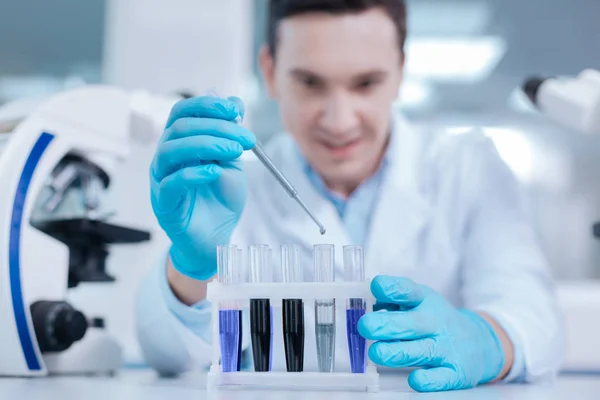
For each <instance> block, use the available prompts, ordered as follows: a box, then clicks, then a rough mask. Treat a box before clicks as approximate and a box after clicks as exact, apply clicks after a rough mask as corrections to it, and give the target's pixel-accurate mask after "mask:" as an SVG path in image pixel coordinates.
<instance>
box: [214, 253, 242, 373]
mask: <svg viewBox="0 0 600 400" xmlns="http://www.w3.org/2000/svg"><path fill="white" fill-rule="evenodd" d="M217 281H218V282H219V283H224V284H229V283H231V284H233V283H242V282H243V273H242V265H241V249H238V248H237V246H234V245H231V246H217ZM219 344H220V348H221V369H222V371H223V372H236V371H239V370H240V369H241V362H242V307H241V304H240V302H239V301H238V300H235V299H232V300H225V301H221V302H220V303H219Z"/></svg>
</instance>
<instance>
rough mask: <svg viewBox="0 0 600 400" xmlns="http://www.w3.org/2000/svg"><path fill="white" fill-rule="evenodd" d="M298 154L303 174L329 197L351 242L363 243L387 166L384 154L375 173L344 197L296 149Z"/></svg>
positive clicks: (322, 194) (323, 194)
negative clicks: (331, 188)
mask: <svg viewBox="0 0 600 400" xmlns="http://www.w3.org/2000/svg"><path fill="white" fill-rule="evenodd" d="M298 157H300V159H301V162H302V164H303V165H304V172H305V173H306V176H307V177H308V179H309V180H310V182H311V183H312V184H313V186H314V187H315V189H317V191H318V192H319V193H320V194H321V196H323V197H324V198H326V199H327V200H329V201H330V202H331V204H333V206H334V207H335V209H336V210H337V212H338V215H339V217H340V219H341V220H342V223H343V225H344V227H345V228H346V232H348V235H349V236H350V239H351V240H352V242H353V244H356V245H362V246H366V245H367V238H368V236H369V230H370V228H371V215H373V210H374V209H375V206H376V203H377V199H378V195H379V188H380V186H381V182H382V180H383V177H384V175H385V169H386V167H387V161H386V160H387V153H386V156H385V157H384V158H383V160H382V161H381V165H380V166H379V168H378V170H377V172H376V173H375V174H374V175H373V176H371V177H370V178H368V179H367V180H366V181H364V182H363V183H362V184H361V185H360V186H358V188H356V189H355V190H354V192H352V194H351V195H350V196H349V197H348V198H347V199H344V198H342V197H341V196H340V195H339V194H337V193H335V192H333V191H332V190H330V189H329V188H328V187H327V186H326V185H325V182H323V179H322V178H321V177H320V176H319V174H317V172H316V171H315V170H314V169H313V168H312V167H311V166H310V164H308V162H306V160H305V159H304V157H302V155H300V152H298Z"/></svg>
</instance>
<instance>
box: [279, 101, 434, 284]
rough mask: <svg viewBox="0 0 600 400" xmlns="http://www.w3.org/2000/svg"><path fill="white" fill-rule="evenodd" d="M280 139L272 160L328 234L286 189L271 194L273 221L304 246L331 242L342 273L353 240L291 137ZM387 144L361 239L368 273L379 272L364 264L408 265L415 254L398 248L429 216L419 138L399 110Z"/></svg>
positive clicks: (404, 245)
mask: <svg viewBox="0 0 600 400" xmlns="http://www.w3.org/2000/svg"><path fill="white" fill-rule="evenodd" d="M280 140H284V143H282V144H281V145H280V146H277V145H276V146H275V148H277V150H278V153H279V154H277V155H276V158H277V160H278V163H277V164H279V167H280V168H281V170H282V172H283V173H284V174H285V175H286V176H287V177H288V179H289V181H290V182H292V184H293V185H294V186H295V188H296V189H297V191H298V193H299V196H300V198H301V199H302V200H303V201H304V202H305V203H306V205H307V206H308V208H309V209H310V210H311V211H312V212H313V213H314V214H315V215H316V217H317V218H318V219H319V220H320V221H321V223H322V224H323V225H324V226H325V228H326V229H327V233H326V234H325V235H321V234H320V233H319V229H318V228H317V226H316V225H315V224H314V222H313V221H312V220H311V219H310V218H309V217H308V216H307V215H306V214H305V213H304V211H302V209H301V208H300V206H299V205H298V204H297V203H296V202H295V201H293V200H292V199H291V198H290V197H289V195H287V193H286V192H284V191H283V190H277V189H275V190H274V191H273V193H272V196H271V197H270V198H271V200H272V204H271V206H272V210H273V211H275V212H277V213H278V214H279V217H280V218H279V221H278V224H279V226H280V227H281V228H280V229H282V230H284V231H285V232H282V235H283V237H286V238H290V239H291V240H294V241H297V242H298V243H300V244H303V245H304V246H306V247H312V246H313V245H315V244H321V243H327V244H333V245H335V246H336V250H337V251H336V266H337V267H338V268H339V269H340V271H339V272H341V271H342V266H343V263H342V251H341V250H342V247H343V246H344V245H348V244H353V243H352V242H351V240H350V237H349V235H348V233H347V232H346V230H345V228H344V225H343V222H342V221H341V219H340V217H339V215H338V213H337V211H336V209H335V207H334V206H333V205H332V204H331V202H330V201H328V200H327V199H325V198H324V197H323V196H322V195H321V194H320V193H319V192H318V190H317V189H316V188H315V187H314V186H313V185H312V183H311V182H310V180H309V178H308V176H307V175H306V172H305V169H304V165H303V161H302V159H301V158H299V157H298V156H297V154H298V153H297V151H298V150H297V147H296V144H295V143H294V141H293V139H291V137H289V136H285V137H283V138H281V139H280ZM388 146H389V147H388V150H387V154H386V157H385V161H384V162H385V163H386V165H385V170H384V176H383V179H382V183H381V187H380V188H379V194H378V201H377V207H376V209H374V210H373V214H372V216H371V228H370V233H369V235H368V243H366V251H365V264H366V266H367V271H366V272H367V275H368V276H369V275H374V274H376V273H379V271H375V270H373V271H370V270H371V268H369V266H372V267H373V268H375V267H376V266H378V265H382V263H389V262H398V263H400V262H404V263H406V264H407V265H408V264H411V263H412V262H413V259H414V257H412V256H403V252H404V254H407V255H408V253H406V251H407V249H408V248H410V245H411V244H412V243H413V241H414V240H416V238H417V237H418V234H419V232H421V230H422V228H423V226H424V225H425V223H426V221H427V219H428V216H429V214H430V212H429V207H428V204H427V202H426V201H425V199H424V197H423V196H422V194H421V192H420V188H419V165H420V161H421V159H422V157H421V141H420V140H419V137H418V135H417V132H416V131H415V130H414V129H413V128H412V127H411V126H410V124H409V123H408V122H407V121H406V120H405V119H404V118H403V117H402V116H401V115H400V114H399V113H394V116H393V121H392V132H391V137H390V142H389V144H388ZM389 246H392V247H393V249H390V248H389ZM413 247H414V246H413ZM389 257H395V258H396V260H389V259H388V258H389ZM338 276H339V275H338Z"/></svg>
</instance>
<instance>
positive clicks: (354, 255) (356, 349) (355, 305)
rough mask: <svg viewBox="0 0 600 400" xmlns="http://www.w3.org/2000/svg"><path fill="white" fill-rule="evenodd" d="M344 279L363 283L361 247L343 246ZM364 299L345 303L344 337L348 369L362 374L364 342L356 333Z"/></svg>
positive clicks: (365, 353) (365, 362) (363, 370)
mask: <svg viewBox="0 0 600 400" xmlns="http://www.w3.org/2000/svg"><path fill="white" fill-rule="evenodd" d="M344 277H345V279H346V281H348V282H364V281H365V268H364V252H363V247H362V246H356V245H352V246H344ZM365 311H366V310H365V299H360V298H350V299H348V300H347V303H346V335H347V339H348V351H349V354H350V369H351V371H352V372H353V373H364V372H365V371H366V368H367V351H366V350H367V347H366V340H365V339H364V338H363V337H362V336H361V335H360V334H359V332H358V321H359V320H360V319H361V318H362V316H363V315H365Z"/></svg>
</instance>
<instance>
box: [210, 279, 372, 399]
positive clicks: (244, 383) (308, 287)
mask: <svg viewBox="0 0 600 400" xmlns="http://www.w3.org/2000/svg"><path fill="white" fill-rule="evenodd" d="M308 293H310V295H307V294H308ZM324 295H325V297H327V298H335V299H336V307H337V306H338V305H339V306H341V305H344V306H345V303H346V300H347V299H349V298H362V299H365V302H366V309H367V312H368V311H372V310H373V303H374V299H373V297H372V294H371V291H370V283H369V282H331V283H321V282H314V283H313V282H302V283H282V282H277V283H236V284H224V283H219V282H210V283H209V284H208V291H207V300H209V301H210V302H211V306H212V338H213V340H212V343H213V346H212V365H211V367H210V370H209V372H208V377H207V389H208V390H209V391H210V390H218V389H220V388H228V387H235V388H240V387H241V388H248V389H251V388H260V389H294V390H334V391H367V392H378V391H379V373H378V372H377V367H376V365H375V364H374V363H373V362H372V361H371V360H370V359H368V357H367V368H366V371H365V372H364V373H359V374H355V373H350V372H330V373H329V372H327V373H326V372H285V371H284V372H277V371H270V372H253V371H250V372H245V371H239V372H227V373H224V372H222V370H221V365H220V363H219V360H220V357H221V355H220V348H219V302H221V301H227V300H238V301H249V300H250V299H256V298H261V299H270V300H271V304H272V306H273V307H274V308H275V307H281V303H282V300H283V299H289V298H297V299H303V300H304V302H305V304H307V303H309V302H312V301H314V300H316V299H318V298H321V297H323V296H324ZM370 345H371V343H370V342H369V341H367V348H368V346H370Z"/></svg>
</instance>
